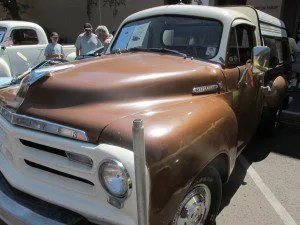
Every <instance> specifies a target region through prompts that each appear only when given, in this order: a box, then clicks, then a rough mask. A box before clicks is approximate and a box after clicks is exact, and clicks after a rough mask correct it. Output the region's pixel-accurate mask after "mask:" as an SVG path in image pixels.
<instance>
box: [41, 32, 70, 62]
mask: <svg viewBox="0 0 300 225" xmlns="http://www.w3.org/2000/svg"><path fill="white" fill-rule="evenodd" d="M50 39H51V43H49V44H48V45H47V46H46V49H45V53H44V55H45V57H46V59H62V58H64V57H65V53H64V49H63V47H62V46H61V45H60V44H58V39H59V36H58V33H56V32H52V33H51V35H50Z"/></svg>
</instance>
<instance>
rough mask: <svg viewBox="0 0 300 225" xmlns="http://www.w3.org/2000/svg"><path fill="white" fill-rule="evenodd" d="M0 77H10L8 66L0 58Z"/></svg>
mask: <svg viewBox="0 0 300 225" xmlns="http://www.w3.org/2000/svg"><path fill="white" fill-rule="evenodd" d="M0 77H11V71H10V68H9V65H8V64H7V62H5V60H4V59H2V58H0Z"/></svg>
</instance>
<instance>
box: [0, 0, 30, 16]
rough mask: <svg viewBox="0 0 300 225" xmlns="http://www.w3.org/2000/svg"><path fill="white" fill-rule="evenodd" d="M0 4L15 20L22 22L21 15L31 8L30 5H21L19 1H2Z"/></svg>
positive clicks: (0, 0)
mask: <svg viewBox="0 0 300 225" xmlns="http://www.w3.org/2000/svg"><path fill="white" fill-rule="evenodd" d="M0 4H1V6H2V7H3V8H4V9H5V10H6V11H7V12H8V13H9V14H10V16H11V19H13V20H21V19H22V17H21V14H22V13H24V11H25V10H26V9H28V8H29V5H27V4H24V3H20V2H19V1H18V0H0Z"/></svg>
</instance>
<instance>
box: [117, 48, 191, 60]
mask: <svg viewBox="0 0 300 225" xmlns="http://www.w3.org/2000/svg"><path fill="white" fill-rule="evenodd" d="M135 51H144V52H166V53H173V54H177V55H181V56H182V57H184V58H187V54H185V53H182V52H179V51H176V50H173V49H169V48H140V47H133V48H129V49H122V50H121V49H115V50H114V51H112V53H123V52H135Z"/></svg>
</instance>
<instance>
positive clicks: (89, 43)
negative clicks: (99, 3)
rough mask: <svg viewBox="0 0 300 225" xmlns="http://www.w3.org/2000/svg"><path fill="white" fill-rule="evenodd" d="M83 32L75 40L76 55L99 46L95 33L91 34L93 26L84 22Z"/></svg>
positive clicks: (83, 53)
mask: <svg viewBox="0 0 300 225" xmlns="http://www.w3.org/2000/svg"><path fill="white" fill-rule="evenodd" d="M83 28H84V33H82V34H80V35H79V36H78V37H77V40H76V42H75V47H76V56H79V55H85V54H87V53H88V52H90V51H94V50H96V48H98V47H101V42H100V40H99V39H98V37H97V35H96V34H93V27H92V25H91V24H90V23H85V24H84V26H83Z"/></svg>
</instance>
